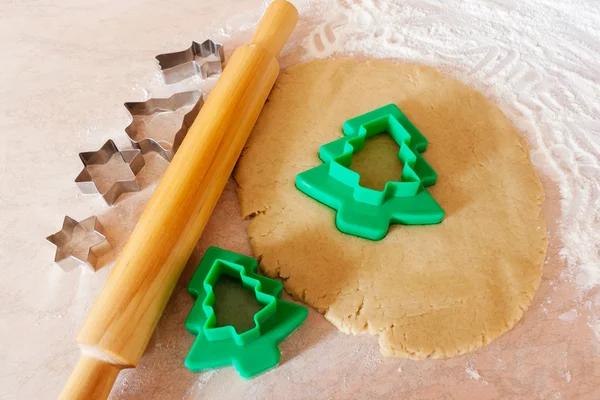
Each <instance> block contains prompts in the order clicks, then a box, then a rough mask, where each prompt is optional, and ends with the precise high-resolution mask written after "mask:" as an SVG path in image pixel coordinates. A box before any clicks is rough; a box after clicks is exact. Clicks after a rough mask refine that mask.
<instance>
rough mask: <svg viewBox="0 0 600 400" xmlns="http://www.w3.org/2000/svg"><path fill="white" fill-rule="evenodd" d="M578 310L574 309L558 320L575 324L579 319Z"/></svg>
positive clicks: (561, 315) (563, 314)
mask: <svg viewBox="0 0 600 400" xmlns="http://www.w3.org/2000/svg"><path fill="white" fill-rule="evenodd" d="M577 315H578V314H577V310H575V309H572V310H569V311H567V312H564V313H562V314H560V315H559V316H558V319H560V320H561V321H565V322H573V321H575V320H576V319H577Z"/></svg>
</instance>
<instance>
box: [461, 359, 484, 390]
mask: <svg viewBox="0 0 600 400" xmlns="http://www.w3.org/2000/svg"><path fill="white" fill-rule="evenodd" d="M465 373H466V374H467V376H468V377H469V378H470V379H475V380H476V381H478V380H480V379H481V381H482V382H483V383H484V384H485V385H487V382H486V381H485V379H483V377H482V376H481V375H479V371H478V370H477V367H475V365H473V364H472V363H471V362H467V365H466V367H465Z"/></svg>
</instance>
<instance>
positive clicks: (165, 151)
mask: <svg viewBox="0 0 600 400" xmlns="http://www.w3.org/2000/svg"><path fill="white" fill-rule="evenodd" d="M191 105H193V106H194V107H193V108H192V109H191V110H190V111H188V113H187V114H185V116H184V117H183V121H182V124H181V128H180V129H179V130H178V131H177V132H176V133H175V135H174V136H173V140H172V141H171V142H168V141H162V140H161V141H158V140H156V139H154V138H152V137H148V136H143V134H142V133H140V132H139V131H138V128H137V127H138V125H137V124H136V119H137V118H140V117H143V116H148V115H153V114H159V113H165V112H173V111H176V110H178V109H179V108H181V107H186V106H191ZM203 105H204V100H203V99H202V92H201V91H199V90H193V91H189V92H181V93H177V94H174V95H173V96H171V97H169V98H166V99H164V98H155V99H150V100H147V101H144V102H130V103H125V108H127V111H129V114H131V119H132V120H131V123H130V124H129V125H128V126H127V128H125V132H126V133H127V136H129V140H130V141H131V145H132V146H133V147H134V148H136V149H139V150H141V152H142V153H143V154H146V153H148V152H152V151H154V152H156V153H158V154H160V155H161V156H162V157H163V158H164V159H165V160H167V161H171V160H172V159H173V156H174V155H175V153H176V152H177V149H179V146H180V145H181V142H182V141H183V139H184V138H185V135H186V134H187V132H188V129H189V128H190V126H192V123H193V122H194V120H195V119H196V116H197V115H198V112H200V109H201V108H202V106H203Z"/></svg>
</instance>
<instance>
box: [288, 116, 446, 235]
mask: <svg viewBox="0 0 600 400" xmlns="http://www.w3.org/2000/svg"><path fill="white" fill-rule="evenodd" d="M383 132H387V133H389V134H390V136H391V137H392V138H393V139H394V140H395V141H396V143H398V145H399V146H400V151H399V153H398V158H399V159H400V161H401V162H402V163H403V169H402V176H401V181H398V182H394V181H391V182H387V183H386V185H385V187H384V189H383V190H380V191H379V190H374V189H369V188H366V187H363V186H361V185H360V175H359V174H358V173H357V172H355V171H352V170H351V169H350V168H349V167H350V164H351V163H352V155H353V154H354V153H356V152H358V151H360V150H362V149H363V147H364V145H365V141H366V140H367V139H368V138H370V137H373V136H375V135H377V134H380V133H383ZM343 133H344V137H342V138H340V139H338V140H335V141H333V142H331V143H328V144H325V145H323V146H321V148H320V149H319V157H320V158H321V160H322V161H323V163H324V164H321V165H319V166H316V167H314V168H311V169H309V170H307V171H304V172H302V173H300V174H298V175H297V176H296V187H297V188H298V189H300V190H301V191H302V192H304V193H306V194H307V195H309V196H310V197H312V198H314V199H316V200H318V201H319V202H321V203H323V204H325V205H327V206H329V207H331V208H333V209H335V210H337V214H336V218H335V223H336V226H337V228H338V229H339V230H340V231H342V232H344V233H348V234H351V235H355V236H360V237H364V238H367V239H371V240H379V239H382V238H383V237H384V236H385V235H386V234H387V231H388V229H389V226H390V224H392V223H396V224H404V225H427V224H437V223H440V222H441V221H442V219H443V218H444V210H443V209H442V208H441V207H440V205H439V204H438V203H437V202H436V201H435V199H434V198H433V197H432V196H431V195H430V194H429V193H428V192H427V190H426V189H425V187H427V186H431V185H434V184H435V182H436V180H437V173H436V172H435V170H434V169H433V168H432V167H431V166H430V165H429V164H428V163H427V161H425V159H424V158H423V156H421V154H420V153H421V152H423V151H425V149H426V148H427V144H428V142H427V139H426V138H425V137H424V136H423V135H422V134H421V132H419V130H418V129H417V128H416V127H415V126H414V125H413V124H412V123H411V122H410V121H409V120H408V118H406V116H405V115H404V114H403V113H402V111H400V109H399V108H398V107H397V106H396V105H395V104H388V105H386V106H383V107H381V108H378V109H376V110H374V111H371V112H368V113H366V114H363V115H360V116H358V117H356V118H353V119H349V120H347V121H346V122H344V126H343Z"/></svg>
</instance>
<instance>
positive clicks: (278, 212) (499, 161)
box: [235, 59, 547, 359]
mask: <svg viewBox="0 0 600 400" xmlns="http://www.w3.org/2000/svg"><path fill="white" fill-rule="evenodd" d="M389 103H395V104H397V105H398V106H399V107H400V109H401V110H402V111H403V112H404V113H405V114H406V115H407V116H408V118H409V119H410V120H411V121H412V122H413V123H414V124H415V125H416V126H417V127H418V128H419V129H420V130H421V132H422V133H423V134H424V135H425V136H426V137H427V139H429V147H428V148H427V151H426V152H425V153H423V154H424V156H425V159H426V160H427V161H428V162H429V163H430V164H431V165H432V166H433V168H435V170H436V171H437V173H438V174H439V178H438V181H437V184H436V185H435V186H433V187H430V188H429V189H428V190H429V191H430V193H431V194H432V195H433V196H434V198H435V199H436V200H437V201H438V202H439V203H440V205H441V206H442V207H443V208H444V210H445V211H446V217H445V219H444V221H443V222H442V223H441V224H440V225H432V226H402V225H393V226H392V227H391V229H390V231H389V233H388V235H387V237H386V238H385V239H384V240H381V241H379V242H372V241H369V240H366V239H361V238H358V237H353V236H349V235H346V234H343V233H340V232H339V231H338V230H337V229H336V227H335V225H334V211H333V210H331V209H329V208H327V207H326V206H324V205H322V204H320V203H318V202H317V201H315V200H313V199H311V198H309V197H307V196H306V195H304V194H303V193H301V192H300V191H298V190H297V189H296V188H295V187H294V180H295V177H296V174H298V173H299V172H301V171H304V170H306V169H308V168H311V167H313V166H315V165H318V164H319V163H320V161H319V158H318V155H317V154H318V150H319V146H321V145H322V144H325V143H328V142H330V141H332V140H334V139H336V138H338V137H340V136H341V126H342V123H343V122H344V121H345V120H346V119H349V118H352V117H355V116H358V115H360V114H363V113H365V112H368V111H371V110H373V109H375V108H378V107H380V106H383V105H385V104H389ZM370 140H373V141H374V142H373V145H377V144H378V143H379V145H380V148H379V150H380V151H381V152H382V153H383V152H384V151H385V150H386V149H385V148H384V147H381V144H383V145H388V146H389V141H387V142H386V141H383V140H374V139H370ZM367 146H369V141H367ZM365 149H367V147H365ZM365 151H366V150H365ZM386 154H388V155H389V154H393V153H390V152H389V151H387V152H386ZM380 158H381V159H382V160H381V162H379V161H378V160H377V158H375V159H373V157H371V162H370V163H369V165H362V166H361V169H362V170H361V172H363V173H366V172H369V171H368V169H369V168H370V170H371V172H373V171H375V172H376V173H377V171H379V172H381V168H383V166H387V165H389V160H383V158H384V157H380ZM363 164H364V163H363ZM371 175H372V174H371ZM235 179H236V180H237V182H238V184H239V192H238V194H239V198H240V202H241V208H242V213H243V216H244V217H252V216H253V217H254V219H253V221H252V223H251V225H250V228H249V235H250V241H251V244H252V247H253V249H254V252H255V254H256V256H257V257H259V259H260V260H261V268H262V270H263V271H264V272H265V273H266V274H268V275H270V276H273V277H280V278H281V279H283V281H284V283H285V288H286V289H287V291H288V292H290V293H291V294H292V295H293V296H295V297H296V298H298V299H300V300H302V301H304V302H305V303H307V304H308V305H310V306H312V307H314V308H316V309H317V310H319V311H320V312H322V313H324V314H325V317H326V318H327V319H328V320H329V321H331V322H332V323H333V324H334V325H335V326H336V327H338V328H339V329H340V330H341V331H343V332H347V333H354V334H358V333H361V332H365V331H368V332H370V333H372V334H377V335H379V343H380V347H381V351H382V353H383V354H384V355H386V356H396V357H409V358H415V359H423V358H427V357H432V358H444V357H451V356H455V355H458V354H463V353H465V352H469V351H473V350H475V349H478V348H480V347H481V346H483V345H484V344H487V343H489V342H491V341H492V340H494V339H496V338H498V337H499V336H500V335H502V334H503V333H504V332H506V331H507V330H509V329H511V328H512V327H513V326H514V325H515V323H516V322H517V321H519V319H520V318H521V317H522V316H523V312H524V310H526V309H527V307H528V305H529V303H530V301H531V299H532V297H533V294H534V292H535V290H536V289H537V287H538V285H539V283H540V277H541V273H542V265H543V261H544V258H545V252H546V247H547V241H546V229H545V224H544V220H543V218H542V215H541V203H542V201H543V198H544V195H543V190H542V187H541V184H540V181H539V179H538V177H537V176H536V174H535V172H534V170H533V167H532V165H531V163H530V161H529V151H528V148H527V145H526V144H525V142H524V141H523V140H522V139H521V138H520V136H519V135H518V133H517V132H516V130H515V128H514V127H513V126H512V125H511V123H510V122H509V120H508V119H507V118H506V117H505V116H504V115H503V113H502V112H501V111H500V110H499V109H498V108H497V107H496V106H495V105H494V104H492V103H491V102H490V101H488V100H487V99H486V98H485V97H484V96H483V95H482V94H480V93H479V92H477V91H475V90H474V89H471V88H469V87H468V86H466V85H464V84H462V83H460V82H458V81H456V80H453V79H451V78H448V77H446V76H444V75H443V74H441V73H440V72H438V71H436V70H435V69H433V68H430V67H425V66H417V65H411V64H394V63H390V62H385V61H368V62H359V61H356V60H352V59H339V60H321V61H312V62H309V63H306V64H300V65H296V66H294V67H291V68H288V69H287V70H286V71H285V72H284V73H283V74H282V75H281V76H280V77H279V79H278V81H277V83H276V84H275V88H274V89H273V91H272V93H271V95H270V97H269V101H268V102H267V104H266V105H265V108H264V109H263V111H262V114H261V116H260V118H259V120H258V123H257V125H256V127H255V128H254V131H253V133H252V135H251V137H250V140H249V142H248V144H247V148H246V149H245V150H244V152H243V155H242V158H241V160H240V162H239V164H238V166H237V169H236V171H235Z"/></svg>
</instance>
